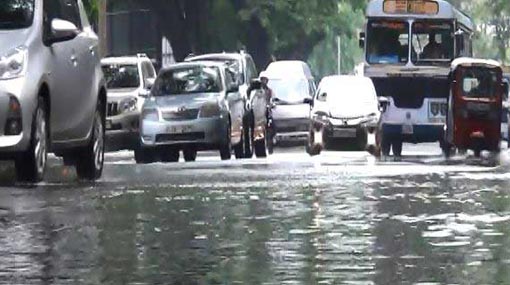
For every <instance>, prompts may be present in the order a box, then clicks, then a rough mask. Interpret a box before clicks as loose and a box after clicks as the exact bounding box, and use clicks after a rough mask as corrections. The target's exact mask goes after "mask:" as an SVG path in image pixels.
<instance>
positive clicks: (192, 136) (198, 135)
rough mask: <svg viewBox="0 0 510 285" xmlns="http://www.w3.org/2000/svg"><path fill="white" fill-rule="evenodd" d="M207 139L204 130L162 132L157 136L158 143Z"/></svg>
mask: <svg viewBox="0 0 510 285" xmlns="http://www.w3.org/2000/svg"><path fill="white" fill-rule="evenodd" d="M203 139H205V134H204V133H203V132H195V133H183V134H161V135H157V136H156V142H157V143H164V142H179V141H196V140H203Z"/></svg>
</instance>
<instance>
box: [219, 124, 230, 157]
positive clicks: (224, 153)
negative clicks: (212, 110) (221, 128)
mask: <svg viewBox="0 0 510 285" xmlns="http://www.w3.org/2000/svg"><path fill="white" fill-rule="evenodd" d="M231 138H232V131H231V128H230V125H229V126H228V129H227V137H226V138H225V142H224V143H223V144H222V145H221V146H220V157H221V160H230V159H231V158H232V139H231Z"/></svg>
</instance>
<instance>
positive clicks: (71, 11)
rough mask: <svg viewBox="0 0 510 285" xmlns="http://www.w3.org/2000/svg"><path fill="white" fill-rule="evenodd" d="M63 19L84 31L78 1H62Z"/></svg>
mask: <svg viewBox="0 0 510 285" xmlns="http://www.w3.org/2000/svg"><path fill="white" fill-rule="evenodd" d="M60 8H61V19H62V20H66V21H69V22H71V23H73V24H75V25H76V27H78V29H80V30H81V29H82V23H81V17H80V9H79V7H78V3H77V2H76V0H60Z"/></svg>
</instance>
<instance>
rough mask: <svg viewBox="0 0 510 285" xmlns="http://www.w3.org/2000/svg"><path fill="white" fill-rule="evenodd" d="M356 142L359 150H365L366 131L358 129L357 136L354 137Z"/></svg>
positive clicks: (366, 142) (366, 141)
mask: <svg viewBox="0 0 510 285" xmlns="http://www.w3.org/2000/svg"><path fill="white" fill-rule="evenodd" d="M356 144H357V146H358V150H359V151H366V150H367V145H368V131H367V130H360V131H359V132H358V137H357V138H356Z"/></svg>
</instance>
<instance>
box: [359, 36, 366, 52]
mask: <svg viewBox="0 0 510 285" xmlns="http://www.w3.org/2000/svg"><path fill="white" fill-rule="evenodd" d="M359 47H360V48H365V33H364V32H361V33H359Z"/></svg>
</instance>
